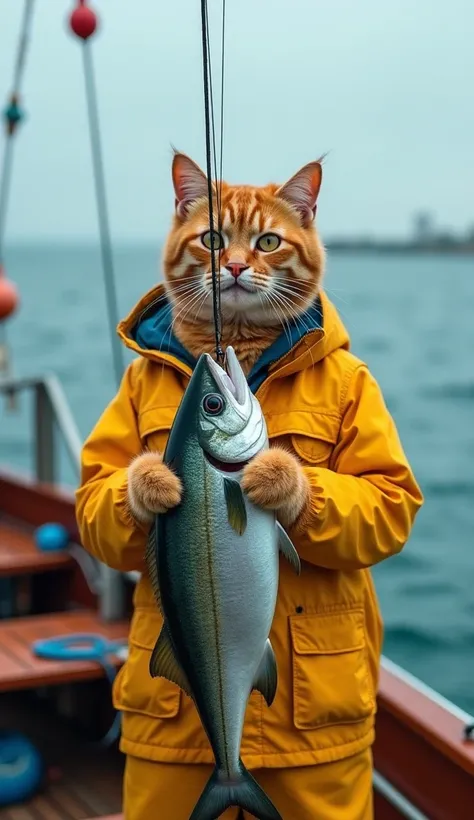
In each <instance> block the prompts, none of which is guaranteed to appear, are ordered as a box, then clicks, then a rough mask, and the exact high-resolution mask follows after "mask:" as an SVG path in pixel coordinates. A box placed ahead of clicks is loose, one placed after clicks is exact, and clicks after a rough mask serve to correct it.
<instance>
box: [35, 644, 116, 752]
mask: <svg viewBox="0 0 474 820" xmlns="http://www.w3.org/2000/svg"><path fill="white" fill-rule="evenodd" d="M126 645H127V641H125V640H118V641H109V640H107V638H104V637H103V635H96V634H94V633H89V632H85V633H75V634H74V635H63V636H60V637H58V638H44V639H42V640H39V641H35V642H34V643H33V645H32V647H31V648H32V650H33V652H34V653H35V655H37V656H38V657H39V658H44V659H45V660H50V661H65V660H70V661H96V662H97V663H100V665H101V666H102V668H103V670H104V672H105V674H106V677H107V678H108V679H109V682H110V685H112V684H113V682H114V680H115V676H116V674H117V673H116V670H115V667H114V666H113V665H112V664H111V663H110V661H109V655H114V654H118V653H119V651H120V650H121V649H122V648H123V647H124V646H126ZM120 724H121V719H120V713H117V715H116V717H115V720H114V722H113V724H112V726H111V727H110V729H109V731H108V732H107V734H106V735H105V737H104V738H103V740H102V743H104V744H105V745H106V746H108V745H110V744H111V743H113V742H114V741H115V740H116V739H117V738H118V736H119V734H120Z"/></svg>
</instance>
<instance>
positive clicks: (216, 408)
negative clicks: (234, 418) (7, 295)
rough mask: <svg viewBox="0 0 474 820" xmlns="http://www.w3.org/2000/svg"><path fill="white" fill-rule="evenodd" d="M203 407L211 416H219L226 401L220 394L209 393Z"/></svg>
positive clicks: (205, 397)
mask: <svg viewBox="0 0 474 820" xmlns="http://www.w3.org/2000/svg"><path fill="white" fill-rule="evenodd" d="M202 406H203V409H204V412H205V413H207V414H208V415H209V416H219V415H220V414H221V413H222V411H223V409H224V399H223V398H222V396H220V395H219V393H208V395H207V396H204V398H203V400H202Z"/></svg>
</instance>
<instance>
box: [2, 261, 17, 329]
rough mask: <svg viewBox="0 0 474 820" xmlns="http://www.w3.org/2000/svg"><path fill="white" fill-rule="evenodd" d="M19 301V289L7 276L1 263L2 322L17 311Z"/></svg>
mask: <svg viewBox="0 0 474 820" xmlns="http://www.w3.org/2000/svg"><path fill="white" fill-rule="evenodd" d="M18 302H19V299H18V291H17V289H16V287H15V285H14V284H13V282H10V281H9V280H8V279H7V278H6V276H5V271H4V270H3V267H2V265H0V322H2V321H3V320H4V319H8V317H9V316H11V315H12V313H15V310H16V309H17V307H18Z"/></svg>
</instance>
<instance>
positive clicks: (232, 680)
mask: <svg viewBox="0 0 474 820" xmlns="http://www.w3.org/2000/svg"><path fill="white" fill-rule="evenodd" d="M180 473H181V474H182V476H183V484H184V496H183V504H182V505H181V506H180V507H179V508H177V509H176V510H175V511H174V513H173V515H171V516H169V517H168V516H166V517H164V518H163V529H162V532H163V536H164V538H165V545H163V546H164V549H160V552H161V556H160V564H159V568H160V586H161V588H162V601H163V606H164V609H165V612H166V616H167V617H168V618H170V623H172V627H173V628H172V631H173V633H174V636H175V648H176V652H177V654H178V656H179V657H178V659H179V661H180V663H181V665H182V667H183V669H184V671H185V673H186V675H187V677H188V680H189V682H190V685H191V688H192V692H193V695H194V699H195V703H196V706H197V709H198V711H199V714H200V717H201V721H202V723H203V726H204V728H205V730H206V732H207V734H208V736H209V740H210V742H211V745H212V747H213V750H214V754H215V757H216V763H217V765H218V766H219V768H222V769H223V770H225V771H226V772H227V773H228V775H229V776H234V775H235V774H236V773H237V770H238V764H239V754H240V743H241V735H242V728H243V723H244V716H245V710H246V707H247V701H248V697H249V694H250V691H251V689H252V684H253V682H254V680H255V676H256V674H257V670H258V667H259V664H260V661H261V659H262V652H263V649H264V647H265V641H266V639H267V637H268V635H269V632H270V628H271V623H272V619H273V613H274V609H275V603H276V596H277V588H278V544H277V536H276V531H275V520H274V515H273V514H272V513H268V512H265V511H263V510H259V509H257V508H256V507H255V506H254V505H252V504H251V503H250V502H249V501H248V500H247V499H246V500H245V504H246V509H247V528H246V531H245V533H244V535H243V536H239V535H238V534H237V533H236V532H235V531H234V530H233V529H232V527H231V526H230V525H229V523H228V520H227V512H226V506H225V500H224V480H223V476H222V475H221V474H220V473H219V472H218V471H217V470H215V469H214V468H213V467H211V466H210V465H209V464H208V462H207V461H206V460H205V458H204V456H203V454H202V450H201V448H200V447H199V445H198V444H197V442H196V446H193V442H192V441H190V440H188V442H187V445H185V448H184V451H183V453H182V462H181V470H180ZM160 540H161V539H160ZM177 633H179V639H178V635H177Z"/></svg>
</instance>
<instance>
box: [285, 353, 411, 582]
mask: <svg viewBox="0 0 474 820" xmlns="http://www.w3.org/2000/svg"><path fill="white" fill-rule="evenodd" d="M304 470H305V473H306V475H307V477H308V479H309V482H310V487H311V493H310V501H309V504H308V508H307V509H306V511H304V512H303V514H302V515H301V516H300V518H299V520H298V521H297V522H296V525H295V526H294V527H293V528H292V532H291V535H292V537H293V540H294V542H295V546H296V547H297V548H298V552H299V553H300V555H301V557H302V558H303V559H304V560H306V561H309V562H311V563H313V564H317V565H318V566H321V567H325V568H327V569H334V570H349V571H350V570H356V569H363V568H366V567H370V566H372V565H374V564H377V563H378V562H379V561H382V560H383V559H384V558H387V557H389V556H390V555H394V554H395V553H398V552H400V550H401V549H402V548H403V546H404V544H405V542H406V541H407V539H408V536H409V534H410V531H411V527H412V524H413V521H414V518H415V515H416V513H417V511H418V509H419V508H420V507H421V505H422V502H423V497H422V494H421V492H420V489H419V487H418V485H417V483H416V480H415V478H414V476H413V473H412V471H411V469H410V466H409V464H408V462H407V459H406V457H405V454H404V452H403V449H402V446H401V444H400V440H399V437H398V433H397V430H396V428H395V424H394V422H393V420H392V418H391V416H390V414H389V412H388V410H387V408H386V406H385V403H384V400H383V397H382V394H381V391H380V389H379V387H378V385H377V383H376V381H375V379H374V378H373V377H372V376H371V374H370V373H369V371H368V370H367V368H366V367H365V366H364V365H361V366H359V367H358V368H357V369H356V371H355V373H354V374H353V375H352V377H351V382H350V384H349V387H348V389H347V393H346V396H345V398H344V412H343V418H342V423H341V429H340V433H339V439H338V442H337V444H336V447H335V450H334V466H333V469H326V468H318V467H316V466H315V467H305V468H304Z"/></svg>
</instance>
